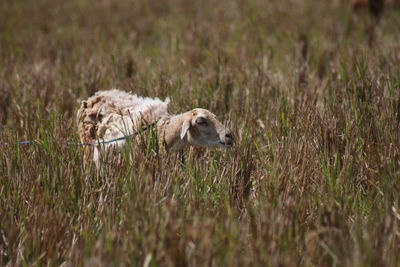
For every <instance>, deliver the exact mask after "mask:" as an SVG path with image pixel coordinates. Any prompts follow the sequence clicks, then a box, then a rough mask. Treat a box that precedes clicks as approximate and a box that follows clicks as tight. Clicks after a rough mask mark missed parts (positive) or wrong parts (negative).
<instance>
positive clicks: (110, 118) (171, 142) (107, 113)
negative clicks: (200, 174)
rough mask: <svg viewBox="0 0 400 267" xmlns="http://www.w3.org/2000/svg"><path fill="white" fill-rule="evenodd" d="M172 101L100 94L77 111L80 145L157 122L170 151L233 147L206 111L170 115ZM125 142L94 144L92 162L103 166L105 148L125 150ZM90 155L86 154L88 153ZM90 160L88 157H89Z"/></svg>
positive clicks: (223, 129) (226, 132)
mask: <svg viewBox="0 0 400 267" xmlns="http://www.w3.org/2000/svg"><path fill="white" fill-rule="evenodd" d="M168 104H169V99H168V98H167V99H166V100H165V101H162V100H160V99H159V98H149V97H140V96H137V95H133V94H129V93H126V92H123V91H120V90H117V89H113V90H108V91H99V92H97V93H96V94H95V95H94V96H92V97H89V99H87V100H86V101H82V104H81V107H80V109H79V110H78V114H77V118H78V128H79V136H80V139H81V142H85V143H88V142H96V141H102V140H112V139H116V138H119V137H124V136H127V135H131V134H133V133H135V132H137V131H138V130H139V131H140V129H141V127H142V126H146V125H149V124H151V123H154V122H156V129H157V133H158V137H159V142H160V144H163V145H164V147H165V149H166V150H167V151H180V150H182V149H183V148H184V147H186V146H188V145H193V146H202V147H217V146H220V147H226V146H231V145H232V143H233V137H232V134H231V132H230V130H229V129H228V128H226V127H225V126H224V125H223V124H222V123H221V122H219V121H218V120H217V119H216V116H215V115H214V114H213V113H211V112H210V111H208V110H206V109H201V108H196V109H193V110H191V111H188V112H185V113H182V114H177V115H172V114H169V112H168ZM125 143H126V140H125V139H123V140H120V141H116V142H113V143H108V144H104V145H95V150H94V155H93V160H94V163H95V164H96V167H97V168H99V166H100V159H99V155H100V152H101V150H102V149H106V150H107V149H108V148H110V147H122V146H123V145H125ZM85 154H86V156H87V153H85ZM86 160H87V158H86Z"/></svg>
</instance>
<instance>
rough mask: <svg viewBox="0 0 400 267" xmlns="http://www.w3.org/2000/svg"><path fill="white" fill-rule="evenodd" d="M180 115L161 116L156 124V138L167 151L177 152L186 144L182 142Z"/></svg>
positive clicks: (184, 141)
mask: <svg viewBox="0 0 400 267" xmlns="http://www.w3.org/2000/svg"><path fill="white" fill-rule="evenodd" d="M182 119H183V116H182V114H179V115H168V116H163V117H161V118H160V120H159V121H158V123H157V131H158V138H159V140H160V142H161V143H162V144H164V146H165V148H166V150H167V151H179V150H182V149H183V147H184V146H185V145H186V144H187V142H186V140H182V139H181V137H180V135H181V129H182V123H183V120H182Z"/></svg>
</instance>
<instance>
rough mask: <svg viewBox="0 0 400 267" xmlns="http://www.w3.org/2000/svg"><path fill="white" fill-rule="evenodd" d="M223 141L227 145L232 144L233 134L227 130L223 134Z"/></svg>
mask: <svg viewBox="0 0 400 267" xmlns="http://www.w3.org/2000/svg"><path fill="white" fill-rule="evenodd" d="M225 143H226V144H227V145H232V144H233V135H232V134H231V133H230V132H227V133H226V134H225Z"/></svg>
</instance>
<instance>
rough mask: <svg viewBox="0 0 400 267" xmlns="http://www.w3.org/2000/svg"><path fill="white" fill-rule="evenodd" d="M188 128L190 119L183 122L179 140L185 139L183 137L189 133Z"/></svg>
mask: <svg viewBox="0 0 400 267" xmlns="http://www.w3.org/2000/svg"><path fill="white" fill-rule="evenodd" d="M190 126H191V124H190V119H189V120H186V121H184V122H183V125H182V129H181V139H183V138H185V135H186V134H187V132H188V131H189V128H190Z"/></svg>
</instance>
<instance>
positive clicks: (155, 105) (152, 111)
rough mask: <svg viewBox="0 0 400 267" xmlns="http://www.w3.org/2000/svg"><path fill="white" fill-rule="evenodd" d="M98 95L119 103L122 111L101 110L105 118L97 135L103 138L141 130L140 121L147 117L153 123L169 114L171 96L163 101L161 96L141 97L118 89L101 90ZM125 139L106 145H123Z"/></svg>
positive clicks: (111, 137) (109, 138) (116, 136)
mask: <svg viewBox="0 0 400 267" xmlns="http://www.w3.org/2000/svg"><path fill="white" fill-rule="evenodd" d="M96 96H104V97H106V99H107V102H108V103H110V104H111V103H114V104H117V107H118V110H120V111H121V113H122V114H127V115H121V113H110V112H109V111H107V110H104V109H103V110H102V111H100V112H101V113H102V114H103V115H104V118H103V119H102V121H101V123H100V124H99V126H98V130H97V135H98V136H100V137H101V139H103V140H113V139H116V138H120V137H123V136H128V135H131V134H133V133H134V132H136V131H138V130H139V127H140V122H141V121H142V120H143V119H145V120H149V121H146V122H147V123H149V124H150V123H153V122H154V121H155V120H157V119H158V118H160V117H161V116H165V115H168V104H169V102H170V100H169V98H166V99H165V101H162V100H161V99H159V98H157V97H156V98H150V97H141V96H137V95H133V94H129V93H126V92H123V91H119V90H117V89H112V90H108V91H100V92H97V93H96ZM125 142H126V141H125V140H121V141H118V142H115V143H110V144H107V145H106V146H107V147H109V146H118V147H121V146H123V145H124V144H125Z"/></svg>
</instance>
